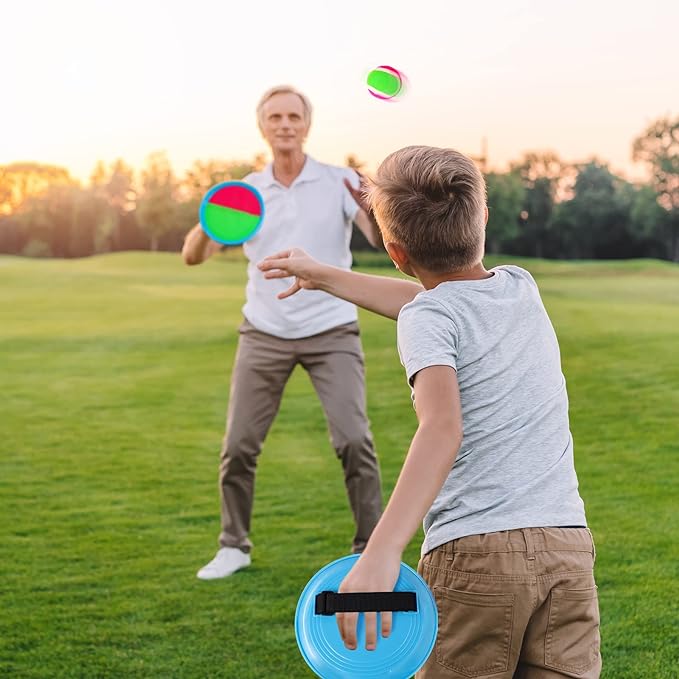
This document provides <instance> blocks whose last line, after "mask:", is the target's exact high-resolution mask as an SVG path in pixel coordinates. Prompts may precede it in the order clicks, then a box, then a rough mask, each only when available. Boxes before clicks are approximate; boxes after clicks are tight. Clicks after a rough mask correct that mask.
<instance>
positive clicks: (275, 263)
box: [257, 256, 290, 271]
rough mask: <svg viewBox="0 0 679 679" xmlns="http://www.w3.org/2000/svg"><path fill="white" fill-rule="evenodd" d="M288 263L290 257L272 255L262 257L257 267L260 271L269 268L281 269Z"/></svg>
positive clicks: (268, 269)
mask: <svg viewBox="0 0 679 679" xmlns="http://www.w3.org/2000/svg"><path fill="white" fill-rule="evenodd" d="M289 263H290V259H289V258H288V257H277V256H272V257H267V258H266V259H263V260H262V261H261V262H260V263H259V264H257V268H258V269H259V270H260V271H270V270H271V269H282V268H283V267H284V266H285V265H286V264H289Z"/></svg>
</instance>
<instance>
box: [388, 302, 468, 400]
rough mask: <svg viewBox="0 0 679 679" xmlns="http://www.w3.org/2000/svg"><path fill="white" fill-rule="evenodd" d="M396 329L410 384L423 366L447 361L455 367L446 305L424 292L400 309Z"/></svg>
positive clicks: (451, 325) (453, 328)
mask: <svg viewBox="0 0 679 679" xmlns="http://www.w3.org/2000/svg"><path fill="white" fill-rule="evenodd" d="M397 333H398V352H399V356H400V357H401V363H402V364H403V367H404V368H405V371H406V376H407V378H408V383H409V384H410V385H411V386H412V384H413V379H414V377H415V375H416V374H417V373H418V372H419V371H420V370H424V368H429V367H431V366H434V365H447V366H450V367H451V368H453V369H454V370H457V356H458V331H457V326H456V325H455V321H454V319H453V317H452V315H451V314H450V312H449V311H448V310H447V309H446V307H445V306H444V305H443V304H441V302H439V301H438V300H436V299H432V298H431V297H428V296H427V293H420V294H419V295H418V296H417V297H416V298H415V299H414V300H413V301H412V302H410V303H409V304H406V306H404V307H403V309H401V313H400V314H399V316H398V323H397Z"/></svg>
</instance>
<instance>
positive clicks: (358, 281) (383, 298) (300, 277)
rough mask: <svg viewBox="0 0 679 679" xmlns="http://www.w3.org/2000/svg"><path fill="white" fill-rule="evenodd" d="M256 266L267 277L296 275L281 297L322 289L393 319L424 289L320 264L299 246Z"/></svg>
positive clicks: (415, 284) (394, 279)
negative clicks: (302, 291) (300, 291)
mask: <svg viewBox="0 0 679 679" xmlns="http://www.w3.org/2000/svg"><path fill="white" fill-rule="evenodd" d="M257 266H258V267H259V269H260V270H262V271H264V277H265V278H287V277H290V276H295V282H294V283H293V284H292V285H291V286H290V287H289V288H288V289H287V290H286V291H285V292H281V293H280V294H279V295H278V297H279V299H284V298H286V297H290V296H291V295H294V294H295V293H296V292H298V291H299V290H323V291H324V292H327V293H329V294H331V295H334V296H335V297H339V298H340V299H345V300H346V301H347V302H352V303H353V304H356V305H358V306H360V307H362V308H364V309H367V310H368V311H372V312H374V313H376V314H380V315H381V316H386V317H387V318H391V319H394V320H396V318H398V314H399V311H401V308H402V307H403V306H404V305H405V304H408V302H412V300H413V298H414V297H415V295H417V294H418V293H420V292H422V291H423V290H424V288H423V287H422V286H421V285H420V284H419V283H415V282H414V281H406V280H403V279H402V278H390V277H388V276H374V275H371V274H365V273H358V272H356V271H347V270H346V269H340V268H338V267H335V266H330V265H329V264H321V262H318V261H316V260H315V259H314V258H313V257H310V256H309V255H308V254H307V253H306V252H304V250H301V249H300V248H293V249H292V250H285V251H284V252H279V253H277V254H275V255H271V256H270V257H267V258H266V259H264V260H262V261H261V262H260V263H259V264H258V265H257Z"/></svg>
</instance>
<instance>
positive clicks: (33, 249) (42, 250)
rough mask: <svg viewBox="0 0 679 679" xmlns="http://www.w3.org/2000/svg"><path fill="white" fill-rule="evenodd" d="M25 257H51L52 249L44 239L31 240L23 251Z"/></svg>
mask: <svg viewBox="0 0 679 679" xmlns="http://www.w3.org/2000/svg"><path fill="white" fill-rule="evenodd" d="M21 254H22V255H23V256H24V257H51V256H52V250H51V248H50V246H49V245H48V244H47V243H45V241H44V240H32V241H29V242H28V243H27V244H26V245H25V246H24V249H23V250H22V251H21Z"/></svg>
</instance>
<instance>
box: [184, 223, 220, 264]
mask: <svg viewBox="0 0 679 679" xmlns="http://www.w3.org/2000/svg"><path fill="white" fill-rule="evenodd" d="M221 249H222V246H221V244H220V243H217V242H215V241H213V240H212V239H211V238H210V237H209V236H208V235H207V234H206V233H205V231H203V228H202V227H201V225H200V224H196V226H194V227H193V228H192V229H191V231H189V232H188V234H186V238H185V239H184V246H183V247H182V258H183V259H184V263H185V264H188V265H189V266H193V265H195V264H202V263H203V262H204V261H205V260H206V259H209V258H210V257H212V255H214V254H215V252H219V251H220V250H221Z"/></svg>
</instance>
